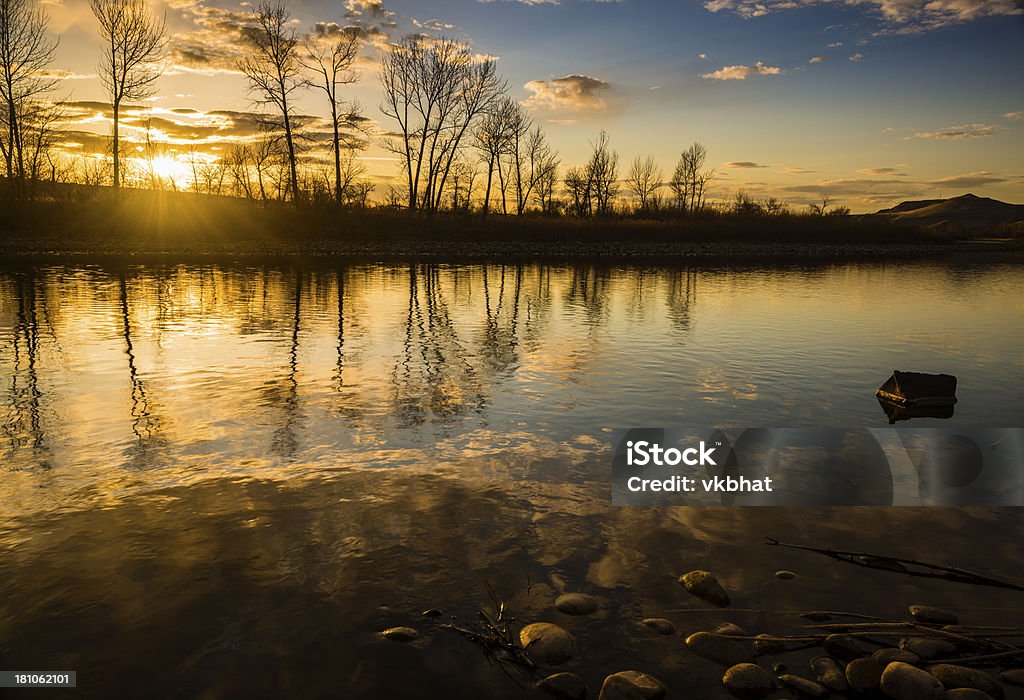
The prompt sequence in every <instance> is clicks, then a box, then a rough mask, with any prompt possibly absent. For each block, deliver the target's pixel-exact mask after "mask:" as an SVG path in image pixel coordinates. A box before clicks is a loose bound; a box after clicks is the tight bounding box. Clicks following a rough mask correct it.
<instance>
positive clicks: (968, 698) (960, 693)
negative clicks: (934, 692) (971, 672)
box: [942, 688, 995, 700]
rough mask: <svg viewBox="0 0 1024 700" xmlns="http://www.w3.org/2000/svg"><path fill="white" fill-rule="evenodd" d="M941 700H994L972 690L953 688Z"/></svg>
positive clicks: (987, 695)
mask: <svg viewBox="0 0 1024 700" xmlns="http://www.w3.org/2000/svg"><path fill="white" fill-rule="evenodd" d="M942 700H995V698H993V697H992V696H991V695H989V694H988V693H983V692H981V691H980V690H975V689H974V688H954V689H953V690H947V691H946V692H945V694H944V695H943V696H942Z"/></svg>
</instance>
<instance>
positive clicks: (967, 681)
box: [928, 664, 1003, 700]
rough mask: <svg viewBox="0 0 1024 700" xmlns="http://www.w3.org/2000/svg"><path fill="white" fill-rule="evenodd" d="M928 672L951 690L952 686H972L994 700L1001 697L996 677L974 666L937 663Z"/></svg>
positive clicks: (1001, 691)
mask: <svg viewBox="0 0 1024 700" xmlns="http://www.w3.org/2000/svg"><path fill="white" fill-rule="evenodd" d="M928 672H929V673H931V674H932V675H933V676H935V677H936V678H938V679H939V682H940V683H942V685H943V686H944V687H945V688H947V689H949V690H953V689H954V688H974V689H975V690H980V691H981V692H983V693H988V694H989V695H991V696H992V697H994V698H995V699H996V700H1000V698H1002V697H1003V689H1002V688H1001V687H1000V686H999V683H997V682H996V679H995V678H993V677H992V676H990V675H989V674H987V673H985V672H984V671H980V670H978V669H976V668H968V667H967V666H958V665H956V664H937V665H935V666H932V667H930V668H929V669H928Z"/></svg>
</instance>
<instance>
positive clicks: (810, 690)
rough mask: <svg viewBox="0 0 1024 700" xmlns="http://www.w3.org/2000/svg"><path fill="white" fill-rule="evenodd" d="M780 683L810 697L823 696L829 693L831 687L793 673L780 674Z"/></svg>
mask: <svg viewBox="0 0 1024 700" xmlns="http://www.w3.org/2000/svg"><path fill="white" fill-rule="evenodd" d="M779 683H781V684H782V685H784V686H786V687H787V688H791V689H793V690H795V691H796V692H797V694H798V695H804V696H806V697H809V698H823V697H825V696H826V695H828V694H829V689H828V688H826V687H825V686H823V685H821V684H820V683H815V682H814V681H812V680H808V679H807V678H802V677H800V676H794V675H793V674H791V673H785V674H783V675H781V676H779Z"/></svg>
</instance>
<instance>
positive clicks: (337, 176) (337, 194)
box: [331, 97, 341, 206]
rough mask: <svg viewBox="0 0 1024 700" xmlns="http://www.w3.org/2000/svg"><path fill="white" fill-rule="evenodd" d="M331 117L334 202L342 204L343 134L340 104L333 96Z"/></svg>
mask: <svg viewBox="0 0 1024 700" xmlns="http://www.w3.org/2000/svg"><path fill="white" fill-rule="evenodd" d="M331 117H332V118H333V120H334V203H335V204H337V205H338V206H341V135H340V134H339V132H338V105H337V103H336V102H335V101H334V98H333V97H332V98H331Z"/></svg>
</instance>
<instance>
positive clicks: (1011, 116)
mask: <svg viewBox="0 0 1024 700" xmlns="http://www.w3.org/2000/svg"><path fill="white" fill-rule="evenodd" d="M1003 119H1014V120H1016V119H1024V112H1007V113H1006V114H1004V115H1003Z"/></svg>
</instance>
